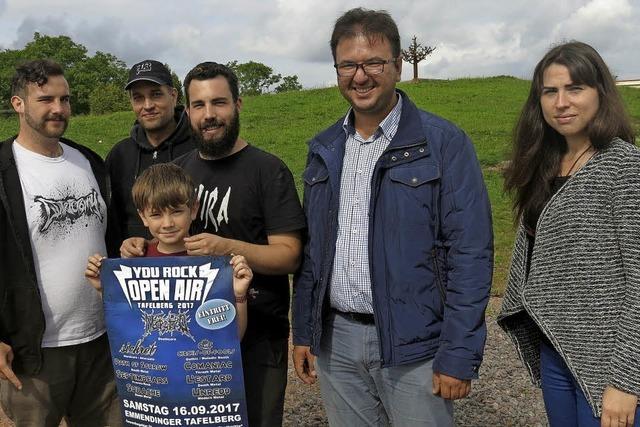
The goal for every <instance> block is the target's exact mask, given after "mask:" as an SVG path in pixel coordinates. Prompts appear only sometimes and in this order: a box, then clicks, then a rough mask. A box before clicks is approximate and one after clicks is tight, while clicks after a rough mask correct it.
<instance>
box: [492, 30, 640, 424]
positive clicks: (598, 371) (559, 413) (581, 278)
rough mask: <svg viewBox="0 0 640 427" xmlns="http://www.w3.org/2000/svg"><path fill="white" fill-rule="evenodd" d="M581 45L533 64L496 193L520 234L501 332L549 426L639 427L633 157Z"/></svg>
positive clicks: (639, 187) (639, 191)
mask: <svg viewBox="0 0 640 427" xmlns="http://www.w3.org/2000/svg"><path fill="white" fill-rule="evenodd" d="M634 139H635V138H634V132H633V128H632V126H631V124H630V122H629V119H628V116H627V114H626V112H625V108H624V105H623V103H622V100H621V98H620V95H619V93H618V91H617V89H616V87H615V82H614V80H613V78H612V76H611V73H610V72H609V69H608V68H607V66H606V64H605V63H604V61H603V60H602V58H601V57H600V55H599V54H598V53H597V52H596V51H595V50H594V49H593V48H592V47H591V46H589V45H587V44H585V43H581V42H569V43H564V44H561V45H558V46H556V47H554V48H552V49H551V50H550V51H549V52H547V54H546V55H545V56H544V57H543V58H542V60H541V61H540V62H539V63H538V64H537V66H536V68H535V71H534V75H533V81H532V83H531V90H530V92H529V97H528V99H527V101H526V103H525V105H524V107H523V109H522V113H521V115H520V119H519V120H518V123H517V125H516V128H515V131H514V137H513V156H512V159H511V162H510V164H509V166H508V167H507V170H506V172H505V189H506V190H507V192H509V193H510V194H511V195H512V197H513V208H514V214H515V217H516V221H517V223H518V230H517V234H516V241H515V244H514V249H513V255H512V259H511V268H510V271H509V278H508V283H507V289H506V291H505V297H504V301H503V305H502V310H501V313H500V315H499V316H498V323H499V325H500V326H501V327H502V328H503V329H504V330H505V331H506V332H507V334H508V335H509V336H510V338H511V339H512V340H513V341H514V343H515V345H516V348H517V351H518V352H519V354H520V357H521V358H522V360H523V362H524V364H525V366H526V367H527V369H528V371H529V373H530V375H531V378H532V380H533V382H534V384H537V385H539V386H541V387H542V394H543V398H544V402H545V407H546V410H547V416H548V418H549V423H550V424H551V426H552V427H553V426H592V425H593V426H602V427H608V426H634V425H636V426H640V411H638V396H639V395H640V150H638V149H637V148H636V147H635V145H633V143H634Z"/></svg>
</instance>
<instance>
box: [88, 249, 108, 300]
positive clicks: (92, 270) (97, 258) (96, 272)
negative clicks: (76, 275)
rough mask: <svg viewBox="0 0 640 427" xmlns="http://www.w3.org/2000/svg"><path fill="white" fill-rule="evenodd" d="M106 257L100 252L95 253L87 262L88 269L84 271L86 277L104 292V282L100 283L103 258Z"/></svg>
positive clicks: (97, 288) (99, 290)
mask: <svg viewBox="0 0 640 427" xmlns="http://www.w3.org/2000/svg"><path fill="white" fill-rule="evenodd" d="M104 259H106V257H103V256H102V255H100V254H93V255H91V256H90V257H89V261H88V262H87V269H86V270H85V271H84V277H86V278H87V281H88V282H89V283H90V284H91V286H93V287H94V288H95V289H96V290H97V291H98V292H102V284H101V283H100V268H101V267H102V260H104Z"/></svg>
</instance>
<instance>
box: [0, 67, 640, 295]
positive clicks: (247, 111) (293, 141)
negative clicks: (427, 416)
mask: <svg viewBox="0 0 640 427" xmlns="http://www.w3.org/2000/svg"><path fill="white" fill-rule="evenodd" d="M399 87H400V88H401V89H402V90H404V91H405V92H407V93H408V94H409V96H410V97H411V99H412V100H413V101H414V102H415V103H416V104H417V105H418V106H419V107H420V108H423V109H425V110H428V111H431V112H433V113H436V114H439V115H441V116H443V117H445V118H447V119H449V120H450V121H452V122H454V123H456V124H457V125H459V126H460V127H461V128H463V129H464V130H465V131H466V132H467V134H468V135H469V136H470V137H471V139H472V140H473V142H474V144H475V146H476V152H477V153H478V158H479V159H480V163H481V164H482V167H483V171H484V176H485V181H486V184H487V188H488V189H489V194H490V197H491V202H492V206H493V220H494V234H495V243H496V257H495V275H494V277H495V278H494V287H493V293H494V294H495V295H499V294H501V293H502V290H503V289H504V284H505V279H506V273H507V269H508V265H509V256H510V252H511V244H512V241H513V221H512V217H511V209H510V202H509V200H508V198H507V197H506V196H505V195H504V194H503V192H502V177H501V172H500V163H501V162H503V161H504V160H505V159H506V158H507V156H508V152H509V140H510V135H511V131H512V128H513V124H514V121H515V120H516V118H517V116H518V114H519V111H520V108H521V106H522V104H523V103H524V100H525V98H526V96H527V91H528V88H529V82H528V81H525V80H520V79H516V78H512V77H491V78H483V79H459V80H422V81H420V82H419V83H401V84H399ZM621 92H622V94H623V97H624V99H625V102H626V104H627V107H628V110H629V113H630V115H631V117H632V120H633V121H634V124H635V126H636V129H637V130H638V133H640V90H638V89H633V88H621ZM346 110H347V104H346V102H345V101H344V100H343V99H342V97H341V96H340V94H339V92H338V90H337V89H336V88H328V89H315V90H307V91H301V92H288V93H282V94H272V95H263V96H258V97H249V98H245V99H244V106H243V111H242V115H241V127H242V131H241V135H242V137H243V138H245V139H247V140H248V141H250V142H251V143H252V144H254V145H256V146H258V147H261V148H263V149H265V150H267V151H270V152H272V153H274V154H276V155H278V156H280V157H281V158H282V159H283V160H284V161H285V162H286V163H287V164H288V165H289V167H290V168H291V170H292V171H293V174H294V176H295V178H296V184H297V186H298V190H299V191H300V190H301V174H302V170H303V168H304V163H305V159H306V152H307V148H306V141H308V140H309V139H310V138H311V137H312V136H313V135H315V134H316V133H317V132H319V131H320V130H322V129H324V128H325V127H327V126H329V125H330V124H332V123H333V122H335V121H336V120H338V118H340V117H341V116H342V115H343V114H344V113H345V112H346ZM133 120H134V116H133V114H132V113H131V112H122V113H114V114H108V115H104V116H78V117H74V118H73V119H72V120H71V124H70V126H69V129H68V131H67V134H66V136H67V137H69V138H71V139H73V140H75V141H77V142H80V143H83V144H85V145H88V146H90V147H91V148H93V149H94V150H96V151H97V152H98V153H100V154H101V155H103V156H104V155H106V153H107V152H108V151H109V149H110V148H111V146H112V145H113V144H114V143H115V142H117V141H118V140H120V139H122V138H124V137H126V136H127V135H128V133H129V129H130V127H131V124H132V123H133ZM16 131H17V120H16V118H15V117H10V118H4V119H0V135H4V136H6V137H8V136H9V135H11V134H13V133H15V132H16Z"/></svg>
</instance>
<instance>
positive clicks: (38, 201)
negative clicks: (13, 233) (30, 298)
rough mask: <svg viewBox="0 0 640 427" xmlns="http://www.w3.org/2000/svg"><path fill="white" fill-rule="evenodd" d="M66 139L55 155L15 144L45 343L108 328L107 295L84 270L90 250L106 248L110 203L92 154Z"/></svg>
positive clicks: (78, 339) (87, 337)
mask: <svg viewBox="0 0 640 427" xmlns="http://www.w3.org/2000/svg"><path fill="white" fill-rule="evenodd" d="M60 145H61V146H62V149H63V154H62V155H61V156H60V157H56V158H51V157H46V156H43V155H40V154H38V153H34V152H33V151H30V150H27V149H26V148H24V147H23V146H21V145H20V144H19V143H18V142H17V141H15V142H14V144H13V154H14V156H15V159H16V165H17V168H18V175H19V176H20V184H21V186H22V196H23V197H24V206H25V212H26V215H27V223H28V225H29V236H30V240H31V248H32V252H33V260H34V263H35V269H36V275H37V278H38V286H39V288H40V296H41V300H42V309H43V311H44V318H45V324H46V328H45V332H44V337H43V339H42V346H43V347H62V346H67V345H74V344H80V343H84V342H88V341H91V340H93V339H95V338H97V337H99V336H100V335H102V334H103V333H104V332H105V326H104V315H103V312H102V300H101V298H100V295H99V294H98V292H96V290H95V289H94V288H93V287H91V285H89V284H88V283H87V281H86V279H85V277H84V270H85V268H86V266H87V258H88V257H89V255H92V254H94V253H100V254H106V248H105V242H104V234H105V230H106V227H107V213H106V211H107V209H106V205H105V203H104V200H103V199H102V196H101V195H100V189H99V187H98V183H97V181H96V179H95V177H94V176H93V172H92V171H91V165H90V163H89V160H87V158H86V157H84V156H83V155H82V154H81V153H80V152H79V151H78V150H76V149H75V148H71V147H70V146H68V145H66V144H63V143H61V144H60Z"/></svg>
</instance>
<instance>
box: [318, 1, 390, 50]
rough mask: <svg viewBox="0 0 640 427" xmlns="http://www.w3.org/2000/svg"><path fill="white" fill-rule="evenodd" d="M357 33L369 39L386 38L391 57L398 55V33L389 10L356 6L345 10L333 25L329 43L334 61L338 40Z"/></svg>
mask: <svg viewBox="0 0 640 427" xmlns="http://www.w3.org/2000/svg"><path fill="white" fill-rule="evenodd" d="M358 34H363V35H364V36H365V37H367V38H368V39H369V41H371V40H373V39H376V38H380V37H382V38H386V39H387V41H388V42H389V44H390V45H391V54H392V55H393V57H394V58H399V57H400V34H399V32H398V26H397V25H396V23H395V21H394V20H393V18H392V17H391V15H389V12H387V11H386V10H369V9H363V8H361V7H358V8H355V9H351V10H349V11H347V12H345V13H344V14H343V15H342V16H341V17H340V18H338V20H337V21H336V24H335V26H334V27H333V33H332V34H331V41H330V42H329V45H330V46H331V54H332V55H333V60H334V61H335V60H336V49H337V47H338V43H339V42H340V40H341V39H343V38H351V37H355V36H356V35H358Z"/></svg>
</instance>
